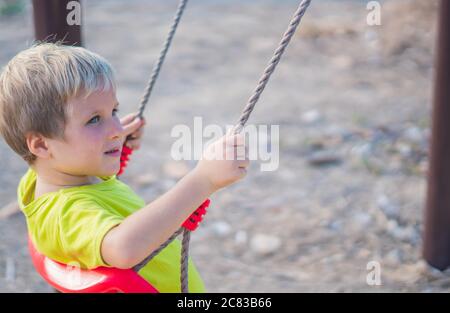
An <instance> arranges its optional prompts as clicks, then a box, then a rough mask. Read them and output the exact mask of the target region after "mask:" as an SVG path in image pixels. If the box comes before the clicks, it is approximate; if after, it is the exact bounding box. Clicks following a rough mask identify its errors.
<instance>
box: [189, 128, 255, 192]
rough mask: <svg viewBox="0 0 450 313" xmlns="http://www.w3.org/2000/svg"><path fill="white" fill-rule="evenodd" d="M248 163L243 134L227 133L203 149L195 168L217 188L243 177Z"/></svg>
mask: <svg viewBox="0 0 450 313" xmlns="http://www.w3.org/2000/svg"><path fill="white" fill-rule="evenodd" d="M249 164H250V162H249V158H248V149H247V147H246V145H245V135H243V134H238V135H234V134H230V133H229V134H227V135H225V136H223V137H222V138H220V139H219V140H217V141H215V142H213V143H212V144H211V145H209V146H208V147H207V148H206V149H205V151H204V152H203V156H202V159H201V160H200V161H199V162H198V164H197V166H196V169H195V170H196V171H197V173H199V174H200V175H201V176H202V177H204V178H206V179H208V180H209V182H210V183H211V186H212V188H213V189H214V190H218V189H220V188H223V187H225V186H228V185H230V184H232V183H234V182H236V181H238V180H240V179H242V178H243V177H245V175H246V174H247V167H248V166H249Z"/></svg>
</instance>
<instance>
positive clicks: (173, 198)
mask: <svg viewBox="0 0 450 313" xmlns="http://www.w3.org/2000/svg"><path fill="white" fill-rule="evenodd" d="M216 190H217V187H215V186H214V185H213V184H211V182H210V181H209V180H208V179H207V178H206V179H205V177H204V176H203V175H202V174H201V171H199V170H197V169H194V170H193V171H191V172H190V173H188V174H187V175H186V176H185V177H183V178H182V179H181V180H180V181H179V182H178V183H177V184H176V185H175V186H174V187H173V188H172V189H171V190H169V191H168V192H166V193H165V194H164V195H162V196H161V197H159V198H158V199H156V200H155V201H153V202H151V203H150V204H148V205H147V206H145V207H144V208H142V209H140V210H139V211H137V212H135V213H133V214H131V215H130V216H128V217H127V218H126V219H125V220H124V221H123V222H122V223H121V224H120V225H119V226H117V227H115V228H113V229H111V230H110V231H109V232H108V233H107V234H106V236H105V237H104V239H103V242H102V245H101V254H102V257H103V260H104V261H105V262H106V263H107V264H109V265H111V266H113V267H117V268H131V267H133V266H135V265H136V264H138V263H139V262H141V261H142V260H143V259H144V258H146V257H147V256H148V255H150V253H151V252H152V251H154V250H156V249H157V248H158V247H159V246H160V245H161V244H162V243H164V242H165V241H166V240H167V238H169V237H170V236H171V235H172V234H173V233H174V232H175V231H176V230H177V229H179V228H180V227H181V224H182V223H183V222H184V221H185V220H186V219H187V218H188V217H189V216H190V215H191V214H192V212H193V211H194V210H195V209H196V208H197V207H198V206H199V205H200V204H202V202H203V201H204V200H205V199H206V198H207V197H208V196H210V195H211V194H212V193H213V192H214V191H216Z"/></svg>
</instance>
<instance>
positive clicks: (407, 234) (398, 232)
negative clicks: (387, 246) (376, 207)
mask: <svg viewBox="0 0 450 313" xmlns="http://www.w3.org/2000/svg"><path fill="white" fill-rule="evenodd" d="M386 229H387V231H388V233H389V234H390V235H391V236H392V237H394V238H396V239H399V240H402V241H415V240H416V231H415V230H414V228H413V227H412V226H406V227H401V226H400V225H398V223H397V221H395V220H389V221H388V223H387V225H386Z"/></svg>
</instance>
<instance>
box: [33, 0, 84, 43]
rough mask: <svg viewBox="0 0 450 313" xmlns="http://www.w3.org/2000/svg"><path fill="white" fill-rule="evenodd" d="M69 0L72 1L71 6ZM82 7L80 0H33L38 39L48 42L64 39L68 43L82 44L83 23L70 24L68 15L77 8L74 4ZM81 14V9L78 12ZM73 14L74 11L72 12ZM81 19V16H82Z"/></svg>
mask: <svg viewBox="0 0 450 313" xmlns="http://www.w3.org/2000/svg"><path fill="white" fill-rule="evenodd" d="M69 2H72V3H71V4H70V5H69V7H68V6H67V5H68V3H69ZM74 2H76V3H78V5H77V4H76V3H75V5H77V6H79V8H81V3H80V0H77V1H71V0H33V15H34V29H35V38H36V40H42V41H46V42H56V41H62V42H63V43H64V44H66V45H76V46H81V45H82V40H81V25H77V24H74V25H69V24H72V22H73V20H72V19H70V17H69V20H70V22H69V23H68V20H67V16H68V14H69V13H71V11H73V10H77V8H74V7H73V6H72V5H73V4H74ZM77 13H79V14H80V15H81V10H80V11H79V12H77ZM72 16H73V12H72ZM80 19H81V16H80Z"/></svg>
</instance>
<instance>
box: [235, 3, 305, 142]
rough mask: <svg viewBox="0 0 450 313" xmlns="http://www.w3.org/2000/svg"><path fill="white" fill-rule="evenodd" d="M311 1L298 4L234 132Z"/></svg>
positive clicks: (245, 119)
mask: <svg viewBox="0 0 450 313" xmlns="http://www.w3.org/2000/svg"><path fill="white" fill-rule="evenodd" d="M310 3H311V0H303V1H302V2H301V3H300V5H299V6H298V9H297V11H296V12H295V13H294V16H293V18H292V20H291V22H290V24H289V27H288V29H287V30H286V32H285V33H284V35H283V38H282V39H281V42H280V44H279V45H278V48H277V49H276V50H275V53H274V55H273V56H272V59H270V61H269V65H268V66H267V67H266V69H265V70H264V73H263V75H262V76H261V78H260V79H259V82H258V85H257V86H256V89H255V91H254V92H253V94H252V96H251V97H250V98H249V100H248V102H247V105H246V106H245V108H244V110H243V111H242V113H241V117H240V118H239V122H238V123H237V124H236V125H235V127H234V133H235V134H238V133H240V132H241V131H242V129H243V128H244V125H245V123H246V122H247V120H248V118H249V117H250V114H251V113H252V111H253V109H254V108H255V105H256V103H257V102H258V99H259V96H260V95H261V93H262V92H263V90H264V88H265V87H266V85H267V83H268V82H269V78H270V76H271V75H272V73H273V72H274V71H275V68H276V67H277V65H278V63H279V62H280V59H281V56H282V55H283V53H284V50H286V47H287V46H288V44H289V42H290V41H291V38H292V36H293V35H294V33H295V30H296V29H297V27H298V25H299V24H300V22H301V20H302V17H303V15H304V14H305V12H306V9H307V8H308V6H309V4H310Z"/></svg>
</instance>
